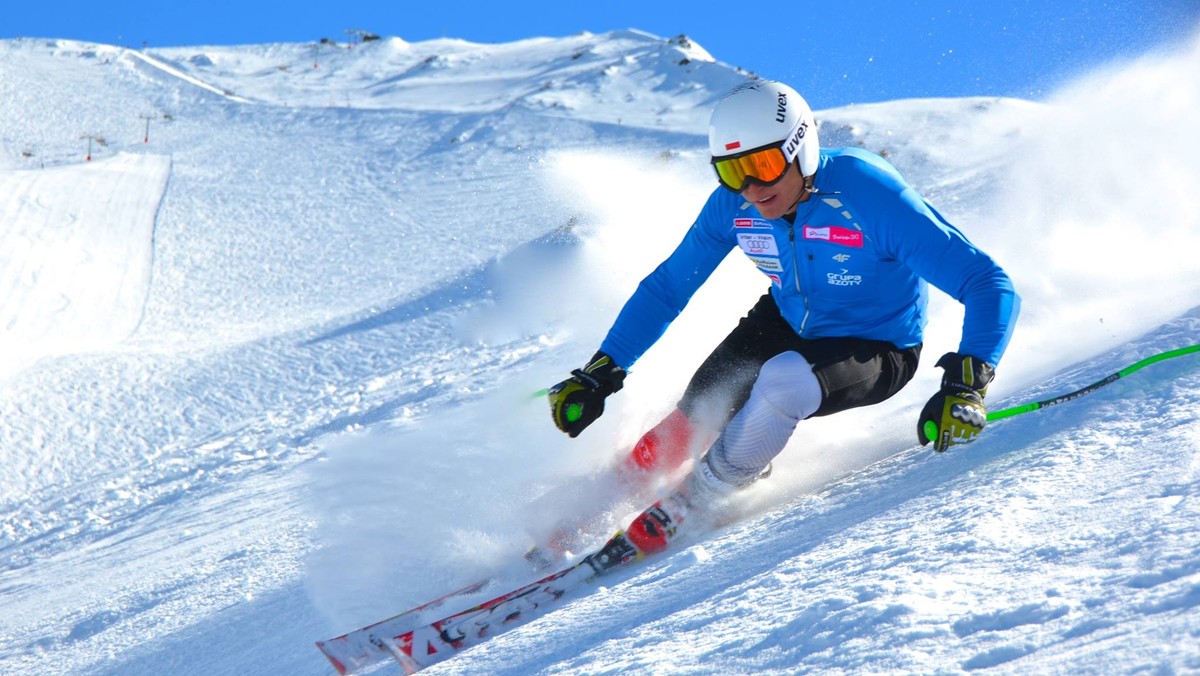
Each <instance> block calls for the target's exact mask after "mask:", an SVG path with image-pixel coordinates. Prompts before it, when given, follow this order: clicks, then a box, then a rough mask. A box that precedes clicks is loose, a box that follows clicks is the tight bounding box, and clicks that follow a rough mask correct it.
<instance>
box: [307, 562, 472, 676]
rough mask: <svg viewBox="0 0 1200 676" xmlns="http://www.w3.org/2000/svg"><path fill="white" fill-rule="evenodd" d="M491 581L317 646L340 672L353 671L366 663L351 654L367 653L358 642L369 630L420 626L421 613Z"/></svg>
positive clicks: (467, 593) (404, 629)
mask: <svg viewBox="0 0 1200 676" xmlns="http://www.w3.org/2000/svg"><path fill="white" fill-rule="evenodd" d="M492 582H493V580H492V578H487V579H484V580H479V581H478V582H472V583H471V584H469V585H467V586H465V587H462V588H461V589H456V590H454V591H452V592H449V593H447V594H444V595H442V596H439V597H437V598H436V599H433V600H432V601H428V602H426V603H422V604H421V605H419V606H415V607H413V608H410V609H408V610H406V611H404V612H402V613H399V614H398V615H393V616H392V617H389V618H387V619H386V620H380V621H379V622H376V623H375V624H372V625H370V626H367V627H363V628H362V629H359V630H357V631H352V632H350V633H348V634H343V635H341V636H338V637H336V638H331V639H328V640H325V641H317V647H318V648H320V649H321V652H323V653H325V657H327V658H328V659H329V661H330V663H332V664H333V667H334V668H335V669H337V670H338V672H339V673H341V674H349V673H353V670H354V669H357V668H360V667H362V666H365V665H366V663H362V664H359V663H357V662H356V658H355V657H353V656H354V655H361V654H366V653H369V652H370V651H371V650H373V649H374V648H368V647H367V646H364V645H362V643H361V642H362V641H363V640H364V639H366V638H367V633H369V632H383V633H387V632H389V631H390V632H403V631H406V630H407V629H409V628H416V627H419V626H421V624H422V620H423V619H424V616H425V614H427V613H428V612H431V611H434V610H437V609H439V608H441V607H442V606H444V605H446V604H447V603H449V602H450V601H453V600H455V599H458V598H461V597H464V596H470V595H472V594H475V593H478V592H480V591H482V590H483V589H485V588H486V587H487V586H488V585H490V584H491V583H492Z"/></svg>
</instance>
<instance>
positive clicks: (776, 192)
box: [742, 162, 808, 219]
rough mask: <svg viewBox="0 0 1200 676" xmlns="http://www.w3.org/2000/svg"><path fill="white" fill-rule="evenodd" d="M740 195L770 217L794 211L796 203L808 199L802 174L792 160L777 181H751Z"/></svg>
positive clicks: (759, 211) (778, 216)
mask: <svg viewBox="0 0 1200 676" xmlns="http://www.w3.org/2000/svg"><path fill="white" fill-rule="evenodd" d="M742 197H745V198H746V201H747V202H750V203H751V204H753V205H754V206H755V208H757V209H758V213H760V214H762V217H763V218H767V219H771V218H782V217H783V216H786V215H787V214H790V213H792V212H794V211H796V205H797V204H799V203H800V202H802V201H804V200H805V199H808V193H807V192H805V190H804V175H803V174H801V173H800V170H799V169H798V168H797V167H796V163H795V162H793V163H791V164H790V165H789V166H788V168H787V171H786V172H784V174H783V178H781V179H779V182H778V183H775V184H774V185H762V184H759V183H751V184H749V185H747V186H746V188H745V189H744V190H742Z"/></svg>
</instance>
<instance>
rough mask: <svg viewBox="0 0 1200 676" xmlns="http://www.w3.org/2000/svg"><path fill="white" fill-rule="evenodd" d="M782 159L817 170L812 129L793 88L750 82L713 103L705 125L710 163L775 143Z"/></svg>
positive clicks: (817, 148) (803, 169)
mask: <svg viewBox="0 0 1200 676" xmlns="http://www.w3.org/2000/svg"><path fill="white" fill-rule="evenodd" d="M781 142H782V143H783V155H784V157H786V158H787V161H788V162H791V161H793V160H795V159H797V158H799V160H800V171H801V173H803V174H804V175H805V176H812V175H813V174H815V173H816V171H817V154H818V152H820V145H819V143H818V141H817V125H816V121H815V120H814V119H813V114H812V110H811V109H810V108H809V107H808V103H807V102H805V100H804V98H803V97H802V96H800V94H798V93H796V90H795V89H792V88H791V87H789V86H787V85H785V84H783V83H782V82H774V81H772V80H750V81H748V82H746V83H744V84H742V85H740V86H739V87H737V88H736V89H734V90H733V91H731V92H729V94H728V95H726V96H725V98H723V99H721V101H720V102H719V103H717V107H716V108H714V109H713V112H712V117H711V118H710V119H709V123H708V148H709V151H710V152H711V153H712V156H713V157H714V158H721V157H725V156H729V155H737V154H739V153H744V152H746V151H748V150H755V149H758V148H762V147H764V146H769V145H772V144H775V143H781Z"/></svg>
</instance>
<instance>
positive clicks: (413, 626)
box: [317, 532, 643, 674]
mask: <svg viewBox="0 0 1200 676" xmlns="http://www.w3.org/2000/svg"><path fill="white" fill-rule="evenodd" d="M642 556H643V554H642V553H641V552H639V550H638V549H637V548H636V547H635V546H634V545H633V544H632V543H631V542H630V541H629V539H628V538H627V537H626V534H625V533H624V532H618V533H617V534H616V535H614V536H613V537H612V538H611V539H609V540H608V542H607V543H605V545H604V546H603V547H601V548H600V549H599V550H597V551H595V552H594V553H592V554H590V555H588V556H586V557H584V558H583V559H582V560H580V561H579V562H578V563H576V564H574V565H571V566H568V567H566V568H563V569H562V570H559V571H558V572H556V573H553V574H551V575H547V576H546V577H543V578H541V579H539V580H537V581H535V582H531V583H529V584H527V585H524V586H522V587H519V588H517V589H514V590H512V591H510V592H508V593H506V594H501V595H500V596H497V597H495V598H493V599H491V600H489V601H485V602H484V603H480V604H478V605H475V606H472V607H470V608H467V609H466V610H462V611H459V612H455V613H452V614H450V615H447V616H446V617H443V618H441V619H439V620H436V621H434V622H422V621H421V620H422V619H423V618H424V616H425V615H426V611H429V610H431V609H433V608H436V607H439V606H441V605H442V604H443V603H444V602H445V601H446V600H448V599H449V598H453V597H455V596H463V595H466V594H468V593H472V592H469V591H468V592H464V591H463V590H459V592H454V593H451V594H449V595H447V596H444V597H441V598H439V599H437V600H435V601H431V602H430V603H428V604H425V605H423V606H418V607H417V608H414V609H413V610H410V611H407V612H405V613H401V614H400V615H396V616H395V617H392V618H389V619H387V620H383V621H381V622H377V623H375V624H372V625H369V626H367V627H363V628H362V629H358V630H355V631H352V632H350V633H348V634H344V635H342V636H339V637H337V638H333V639H329V640H327V641H318V642H317V647H318V648H320V650H321V652H323V653H324V654H325V657H327V658H328V659H329V661H330V663H331V664H332V665H333V666H334V668H335V669H337V670H338V672H339V673H341V674H352V673H356V672H357V671H359V670H361V669H364V668H366V667H371V666H374V665H377V664H379V663H380V662H383V661H387V660H389V659H392V660H395V661H396V662H397V663H398V664H399V665H400V667H401V668H402V669H404V671H405V673H409V674H412V673H416V672H417V671H419V670H421V669H424V668H425V667H428V666H431V665H433V664H437V663H438V662H442V661H444V660H447V659H449V658H451V657H453V656H454V655H456V654H458V653H459V652H461V651H462V650H465V649H467V648H470V647H471V646H474V645H478V644H480V643H482V642H483V641H485V640H487V639H488V638H490V637H492V636H495V635H497V634H500V633H503V632H505V631H508V630H510V629H513V628H515V627H518V626H520V625H522V624H525V623H526V622H529V621H531V620H534V619H536V618H538V617H541V616H543V615H545V614H547V613H548V612H550V611H551V610H553V608H554V607H555V606H554V604H555V603H556V602H557V601H560V600H561V599H563V597H564V596H566V595H567V594H568V593H570V592H572V591H574V590H576V589H579V588H581V587H583V586H585V585H587V584H589V583H591V582H592V581H593V580H594V579H595V578H596V577H598V576H600V575H603V574H606V573H608V572H610V571H612V570H613V569H615V568H617V567H618V566H622V565H624V564H626V563H629V562H630V561H634V560H638V559H640V558H642ZM472 587H476V585H470V586H468V587H464V588H463V589H464V590H468V589H471V588H472ZM482 587H483V585H482V584H481V585H479V586H478V587H477V588H476V589H475V590H474V591H478V589H481V588H482Z"/></svg>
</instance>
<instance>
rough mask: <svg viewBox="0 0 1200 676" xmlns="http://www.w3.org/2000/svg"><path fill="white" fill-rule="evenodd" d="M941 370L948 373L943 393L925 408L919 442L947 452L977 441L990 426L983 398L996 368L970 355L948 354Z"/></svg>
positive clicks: (922, 412) (918, 423)
mask: <svg viewBox="0 0 1200 676" xmlns="http://www.w3.org/2000/svg"><path fill="white" fill-rule="evenodd" d="M937 366H940V367H941V368H943V369H945V373H943V374H942V389H941V390H940V391H939V392H938V393H937V394H935V395H933V397H932V398H931V399H930V400H929V403H927V404H925V408H924V409H922V410H921V418H920V419H919V420H917V440H918V441H920V442H921V445H922V446H924V445H925V444H928V443H929V442H931V441H932V442H933V447H934V449H936V450H938V451H944V450H946V449H947V448H950V447H951V446H953V445H954V444H965V443H967V442H969V441H974V440H975V437H977V436H979V433H980V432H982V431H983V428H984V426H985V425H987V408H986V407H985V406H984V405H983V397H984V395H985V394H987V386H988V383H990V382H992V378H993V377H995V372H996V370H995V368H994V367H993V366H992V365H991V364H989V363H987V362H985V361H983V360H982V359H976V358H975V357H972V356H970V355H965V354H958V353H957V352H947V353H946V354H944V355H942V358H941V359H939V360H938V362H937Z"/></svg>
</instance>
